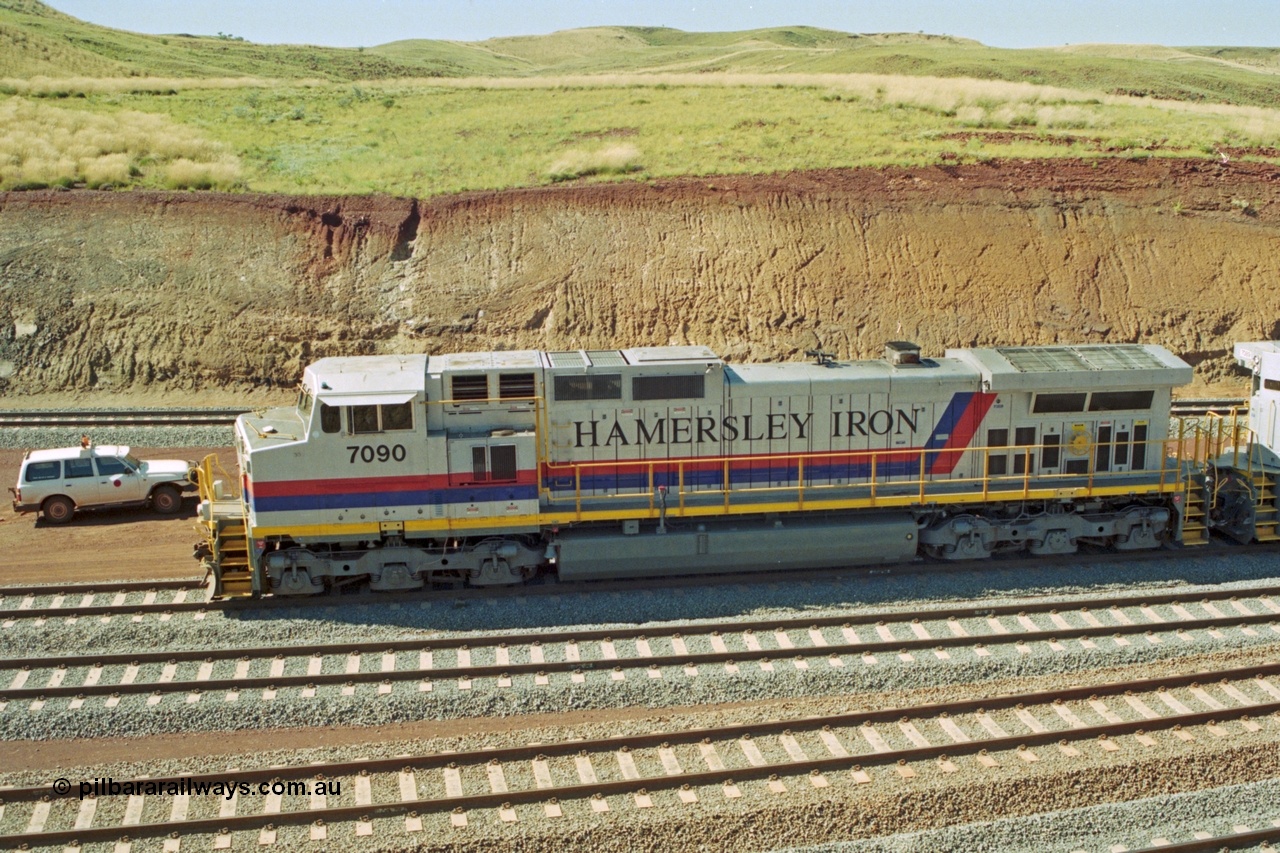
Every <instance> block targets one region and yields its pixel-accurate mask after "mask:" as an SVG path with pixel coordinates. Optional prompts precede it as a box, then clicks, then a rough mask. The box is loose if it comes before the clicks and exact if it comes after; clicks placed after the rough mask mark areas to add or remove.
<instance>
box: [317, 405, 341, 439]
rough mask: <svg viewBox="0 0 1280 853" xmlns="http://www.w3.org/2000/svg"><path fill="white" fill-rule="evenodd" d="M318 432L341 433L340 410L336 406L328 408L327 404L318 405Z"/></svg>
mask: <svg viewBox="0 0 1280 853" xmlns="http://www.w3.org/2000/svg"><path fill="white" fill-rule="evenodd" d="M320 431H321V432H326V433H330V434H332V433H335V432H341V431H342V409H340V408H338V407H337V406H330V405H329V404H328V403H321V404H320Z"/></svg>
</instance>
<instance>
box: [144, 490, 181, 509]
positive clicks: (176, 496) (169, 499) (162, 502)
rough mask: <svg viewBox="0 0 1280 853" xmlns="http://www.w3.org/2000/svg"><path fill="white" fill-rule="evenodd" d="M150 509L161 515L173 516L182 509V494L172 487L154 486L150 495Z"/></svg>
mask: <svg viewBox="0 0 1280 853" xmlns="http://www.w3.org/2000/svg"><path fill="white" fill-rule="evenodd" d="M151 508H152V509H154V510H155V511H156V512H158V513H160V514H161V515H173V514H174V513H175V512H177V511H178V510H180V509H182V493H181V492H179V491H178V490H177V489H175V488H174V487H173V486H156V490H155V491H154V492H152V493H151Z"/></svg>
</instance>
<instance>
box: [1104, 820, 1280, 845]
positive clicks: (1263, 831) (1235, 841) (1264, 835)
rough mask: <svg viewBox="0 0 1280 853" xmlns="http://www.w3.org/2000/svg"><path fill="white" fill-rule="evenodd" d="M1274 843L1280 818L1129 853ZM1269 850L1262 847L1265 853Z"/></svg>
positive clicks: (1157, 840)
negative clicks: (1260, 824) (1259, 825)
mask: <svg viewBox="0 0 1280 853" xmlns="http://www.w3.org/2000/svg"><path fill="white" fill-rule="evenodd" d="M1273 841H1280V818H1276V819H1274V820H1273V821H1272V822H1271V826H1267V827H1260V828H1258V829H1254V828H1253V827H1250V826H1236V827H1234V828H1233V830H1232V831H1231V832H1230V833H1229V834H1221V835H1215V834H1213V833H1212V832H1206V831H1204V830H1199V831H1197V832H1195V833H1193V834H1192V838H1190V839H1188V840H1185V841H1171V840H1170V839H1168V838H1153V839H1152V840H1151V846H1150V847H1134V848H1128V850H1129V853H1217V851H1219V850H1246V849H1249V848H1251V847H1261V846H1262V845H1265V844H1268V843H1270V842H1273ZM1111 849H1112V850H1115V849H1117V848H1115V847H1112V848H1111ZM1268 849H1269V848H1267V847H1262V850H1263V851H1266V850H1268ZM1081 853H1083V851H1081Z"/></svg>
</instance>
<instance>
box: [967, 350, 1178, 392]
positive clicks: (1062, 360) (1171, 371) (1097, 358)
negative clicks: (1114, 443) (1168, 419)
mask: <svg viewBox="0 0 1280 853" xmlns="http://www.w3.org/2000/svg"><path fill="white" fill-rule="evenodd" d="M947 357H948V358H956V359H959V360H961V361H965V362H968V363H969V364H971V365H973V366H974V367H975V368H977V369H978V371H979V372H981V374H982V379H983V382H984V384H985V385H986V386H987V388H988V390H991V391H997V392H998V391H1039V390H1045V389H1050V388H1059V387H1061V388H1071V389H1088V388H1104V387H1110V386H1118V387H1141V386H1151V387H1157V386H1173V385H1183V384H1186V383H1187V382H1190V381H1191V366H1190V365H1188V364H1187V363H1186V362H1185V361H1183V360H1182V359H1180V358H1178V357H1177V356H1176V355H1174V354H1173V353H1171V352H1169V351H1168V350H1167V349H1165V348H1164V347H1162V346H1157V345H1155V344H1084V345H1078V346H1044V347H997V348H994V349H987V348H977V349H954V350H947Z"/></svg>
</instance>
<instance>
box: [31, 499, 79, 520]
mask: <svg viewBox="0 0 1280 853" xmlns="http://www.w3.org/2000/svg"><path fill="white" fill-rule="evenodd" d="M40 511H41V512H42V513H44V520H45V521H47V522H49V523H50V524H66V523H67V522H68V521H70V520H71V516H73V515H75V514H76V505H75V504H73V503H72V502H71V498H68V497H64V496H63V495H55V496H54V497H51V498H49V499H48V500H47V501H45V502H44V503H43V504H41V506H40Z"/></svg>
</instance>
